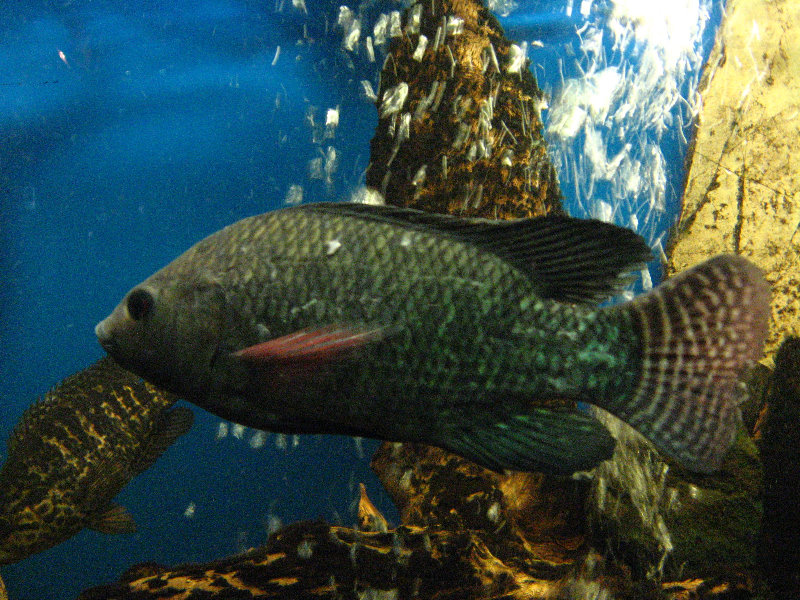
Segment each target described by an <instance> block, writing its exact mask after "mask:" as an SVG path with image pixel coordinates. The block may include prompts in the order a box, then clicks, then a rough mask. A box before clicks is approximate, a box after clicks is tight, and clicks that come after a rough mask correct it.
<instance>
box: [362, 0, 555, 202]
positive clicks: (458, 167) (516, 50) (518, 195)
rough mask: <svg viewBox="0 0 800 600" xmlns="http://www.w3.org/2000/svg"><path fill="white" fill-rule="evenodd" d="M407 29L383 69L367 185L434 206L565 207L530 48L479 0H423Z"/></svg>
mask: <svg viewBox="0 0 800 600" xmlns="http://www.w3.org/2000/svg"><path fill="white" fill-rule="evenodd" d="M403 31H404V33H405V35H402V36H399V37H396V38H394V39H393V40H392V42H391V44H390V47H389V55H388V56H387V58H386V62H385V63H384V66H383V71H382V72H381V82H380V89H379V91H378V100H377V107H378V125H377V127H376V129H375V135H374V137H373V138H372V141H371V143H370V148H371V154H370V165H369V168H368V170H367V177H366V183H367V185H368V186H370V187H373V188H375V189H377V190H379V191H380V192H381V193H382V194H383V195H384V197H385V199H386V203H387V204H393V205H395V206H408V207H413V208H418V209H422V210H428V211H432V212H440V213H451V214H456V215H465V216H466V215H470V216H481V217H488V218H512V217H530V216H534V215H543V214H547V213H550V212H560V211H561V202H560V198H561V193H560V191H559V187H558V181H557V178H556V173H555V170H554V168H553V166H552V164H551V163H550V160H549V158H548V155H547V148H546V145H545V141H544V138H543V137H542V122H541V115H540V112H541V107H542V106H543V103H544V96H543V94H542V92H541V91H540V90H539V88H538V86H537V85H536V81H535V79H534V77H533V74H532V73H531V71H530V69H529V68H528V60H527V58H526V57H525V49H524V48H522V47H520V46H517V45H515V44H512V42H511V41H509V40H508V39H507V38H506V37H505V35H504V33H503V29H502V27H501V26H500V24H499V23H498V21H497V19H495V17H494V16H493V15H492V14H491V12H490V11H489V10H488V9H487V8H486V7H485V6H484V4H483V3H482V2H480V1H479V0H433V1H432V2H429V1H427V0H421V1H419V2H416V3H414V4H412V5H411V6H410V7H409V8H408V9H407V10H406V12H405V16H404V18H403Z"/></svg>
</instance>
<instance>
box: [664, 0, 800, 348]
mask: <svg viewBox="0 0 800 600" xmlns="http://www.w3.org/2000/svg"><path fill="white" fill-rule="evenodd" d="M726 12H727V15H726V18H725V20H724V22H723V27H722V30H721V35H720V37H719V38H718V39H717V42H716V45H715V47H714V49H713V51H712V53H711V57H710V58H709V62H708V65H707V68H706V72H705V75H704V78H703V79H704V84H702V85H701V93H702V97H703V109H702V112H701V114H700V116H699V119H698V124H697V131H696V135H695V139H694V143H693V151H691V153H690V160H691V165H690V169H689V174H688V179H687V182H686V188H685V191H684V198H683V207H682V213H681V217H680V221H679V223H678V226H677V234H676V235H675V237H674V239H673V243H672V248H671V250H670V251H668V255H669V259H670V260H669V265H668V270H669V272H670V273H676V272H679V271H682V270H684V269H686V268H687V267H690V266H692V265H694V264H697V263H699V262H701V261H702V260H704V259H705V258H708V257H709V256H712V255H714V254H719V253H722V252H733V253H736V254H741V255H742V256H745V257H747V258H749V259H751V260H752V261H753V262H755V263H756V264H757V265H758V266H759V267H761V268H762V269H763V270H764V271H765V273H766V276H767V279H768V280H769V282H770V283H771V284H772V289H773V297H772V316H773V323H772V326H771V330H770V335H769V338H768V340H767V347H766V353H767V355H770V354H773V353H774V352H775V350H776V349H777V346H778V344H779V343H780V341H781V340H782V338H783V336H784V335H785V333H786V332H791V331H794V332H797V331H798V330H800V302H798V292H797V290H798V285H800V275H799V274H800V231H799V229H798V227H799V225H798V224H800V80H798V78H797V68H796V67H797V61H798V59H800V35H798V23H800V4H798V3H797V2H794V1H792V0H778V1H776V2H754V1H752V0H731V1H730V2H728V3H727V7H726Z"/></svg>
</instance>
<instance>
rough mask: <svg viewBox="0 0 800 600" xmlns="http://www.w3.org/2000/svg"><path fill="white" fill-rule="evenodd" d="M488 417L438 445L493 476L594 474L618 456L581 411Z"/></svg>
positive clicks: (451, 433)
mask: <svg viewBox="0 0 800 600" xmlns="http://www.w3.org/2000/svg"><path fill="white" fill-rule="evenodd" d="M488 417H489V418H486V419H485V422H479V419H480V418H479V417H476V418H475V420H474V421H472V422H470V423H462V424H458V425H456V426H454V427H453V428H451V429H448V433H447V439H445V440H442V441H441V443H440V445H441V446H442V447H445V448H447V449H449V450H452V451H453V452H456V453H457V454H460V455H461V456H463V457H465V458H468V459H469V460H471V461H473V462H475V463H477V464H479V465H481V466H484V467H487V468H489V469H492V470H495V471H503V470H511V471H541V472H544V473H550V474H553V475H570V474H572V473H574V472H575V471H585V470H588V469H591V468H593V467H595V466H596V465H597V464H598V463H600V462H601V461H603V460H606V459H608V458H611V455H612V454H613V452H614V444H615V441H614V438H613V437H611V434H610V433H609V432H608V430H607V429H606V428H605V427H604V426H603V425H602V424H601V423H600V422H599V421H597V420H596V419H594V418H593V417H591V416H589V415H588V414H584V413H581V412H578V411H574V410H562V409H556V410H554V409H547V408H533V409H531V410H529V411H528V412H527V413H525V414H512V415H508V416H506V417H505V418H504V419H502V420H497V415H496V414H491V415H488ZM481 420H482V419H481ZM476 421H477V422H476Z"/></svg>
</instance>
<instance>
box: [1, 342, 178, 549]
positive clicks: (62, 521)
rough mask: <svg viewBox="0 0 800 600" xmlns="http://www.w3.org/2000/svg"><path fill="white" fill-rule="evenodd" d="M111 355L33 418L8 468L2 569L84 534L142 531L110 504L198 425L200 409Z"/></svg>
mask: <svg viewBox="0 0 800 600" xmlns="http://www.w3.org/2000/svg"><path fill="white" fill-rule="evenodd" d="M175 400H176V398H175V397H174V396H172V395H171V394H166V393H164V392H161V391H159V390H157V389H156V388H154V387H153V386H151V385H150V384H148V383H145V382H144V381H142V380H141V378H140V377H138V376H137V375H134V374H132V373H130V372H128V371H126V370H124V369H122V368H121V367H119V366H118V365H117V364H115V363H114V361H112V360H111V359H110V358H108V357H105V358H103V359H101V360H99V361H98V362H96V363H94V364H93V365H92V366H90V367H89V368H87V369H84V370H83V371H81V372H79V373H76V374H75V375H72V376H70V377H68V378H67V379H65V380H64V381H63V382H61V383H60V384H59V385H58V386H56V387H55V388H54V389H53V390H51V391H50V392H48V393H47V394H46V395H45V397H44V398H43V399H42V400H40V401H38V402H37V403H35V404H34V405H32V406H31V407H30V408H28V409H27V411H26V412H25V413H24V415H23V417H22V419H21V420H20V422H19V423H18V425H17V427H16V428H15V429H14V431H13V433H12V434H11V437H10V438H9V440H8V458H7V459H6V461H5V464H3V467H2V469H1V470H0V564H7V563H12V562H16V561H19V560H22V559H24V558H27V557H28V556H30V555H32V554H35V553H37V552H41V551H43V550H46V549H48V548H50V547H52V546H55V545H56V544H60V543H61V542H63V541H64V540H66V539H68V538H70V537H71V536H73V535H75V534H76V533H78V532H79V531H81V530H82V529H83V528H84V527H90V528H92V529H96V530H98V531H101V532H103V533H130V532H133V531H135V530H136V526H135V523H134V521H133V518H132V517H131V515H130V513H128V512H127V511H126V510H125V509H124V508H123V507H121V506H118V505H116V504H113V503H112V502H111V500H112V499H113V498H114V496H116V495H117V494H118V493H119V492H120V490H122V488H123V487H124V486H125V485H126V484H127V483H128V482H129V481H130V480H131V479H132V478H133V477H134V476H136V475H138V474H139V473H141V472H142V471H144V470H145V469H147V468H148V467H150V466H151V465H152V464H153V463H154V462H155V460H156V459H157V458H158V457H159V456H160V455H161V454H162V453H163V452H164V450H166V449H167V448H168V447H169V446H170V445H171V444H172V443H173V442H174V441H175V440H176V439H177V438H178V437H179V436H180V435H182V434H183V433H185V432H186V431H188V430H189V428H190V427H191V425H192V411H191V410H190V409H188V408H185V407H179V408H175V409H173V410H171V411H170V410H167V409H169V407H171V406H172V404H173V403H174V402H175Z"/></svg>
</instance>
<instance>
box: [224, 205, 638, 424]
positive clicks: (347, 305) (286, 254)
mask: <svg viewBox="0 0 800 600" xmlns="http://www.w3.org/2000/svg"><path fill="white" fill-rule="evenodd" d="M255 219H258V220H259V221H262V222H260V223H259V224H258V225H255V223H254V227H253V229H252V231H253V232H254V235H253V237H252V238H248V237H245V236H247V232H248V230H250V229H251V228H250V227H248V226H243V227H241V228H240V229H238V230H237V231H235V232H232V235H231V236H230V239H229V240H225V238H224V237H221V238H220V239H216V240H214V241H213V245H214V248H215V252H216V253H218V254H217V256H224V257H226V259H228V261H230V260H231V259H233V260H232V261H231V262H228V267H229V272H230V273H231V275H232V280H231V281H229V282H228V281H224V280H223V281H222V284H223V285H224V286H225V287H230V288H234V289H236V288H238V291H237V292H235V295H236V296H237V297H244V298H246V300H245V303H244V304H245V306H246V307H247V308H248V309H251V310H252V314H253V316H254V317H255V319H257V320H262V321H264V322H267V323H269V325H268V327H269V330H270V332H271V333H272V335H273V336H274V337H280V336H283V335H287V334H290V333H292V332H294V331H297V330H301V329H305V328H308V327H313V326H315V325H318V324H319V323H337V322H345V323H365V324H373V323H374V324H381V323H390V324H403V327H402V329H401V331H398V332H396V333H394V335H393V336H392V343H391V344H387V345H382V346H378V347H376V348H375V351H374V352H370V351H365V352H363V353H362V354H361V356H360V357H359V361H358V362H357V363H356V365H349V367H350V368H348V370H347V373H346V375H345V376H344V377H343V378H340V379H346V381H337V385H336V388H337V389H348V390H349V393H348V394H347V401H346V403H344V404H340V403H338V402H337V400H338V399H335V398H332V399H331V403H330V404H329V405H328V406H325V405H324V402H325V399H323V400H322V402H323V405H322V406H319V405H317V406H316V407H315V408H316V409H318V410H321V411H325V410H336V411H338V412H339V413H340V414H341V413H342V412H343V411H344V412H345V414H346V415H347V417H348V418H352V419H358V421H359V422H361V423H367V427H368V428H369V429H370V430H373V431H374V428H381V427H382V426H383V423H384V422H385V420H386V418H387V416H388V414H391V415H394V416H396V417H399V416H401V415H402V413H403V412H405V407H406V406H408V405H409V404H410V403H418V402H423V403H435V402H437V401H438V400H439V399H440V396H439V395H438V394H437V392H440V391H441V390H448V391H449V392H450V393H452V394H455V395H458V396H465V395H466V396H467V397H466V398H463V399H462V401H468V402H470V403H475V402H476V401H479V400H480V398H479V397H478V398H476V395H477V394H480V395H481V396H483V397H484V398H485V399H487V400H489V394H490V393H492V392H495V391H498V392H503V393H508V394H525V395H528V396H531V395H532V396H535V395H539V394H542V393H543V392H545V391H546V389H547V388H548V387H553V388H556V389H557V390H558V391H559V392H562V391H563V392H567V391H570V390H571V388H572V386H571V384H570V382H571V381H573V374H574V373H575V371H574V369H577V368H578V367H579V365H578V364H577V361H573V360H572V357H571V356H569V355H566V354H568V353H565V355H564V356H561V355H559V354H557V353H554V352H553V350H552V348H551V347H550V344H549V338H550V335H551V334H553V333H554V332H557V331H559V330H560V329H562V328H563V329H568V330H570V331H572V330H577V329H578V327H577V323H578V322H581V321H582V320H587V321H592V319H591V315H584V312H583V311H576V310H574V309H572V308H570V307H562V306H559V305H557V304H556V303H554V302H550V303H548V304H549V306H548V310H545V311H542V310H536V308H541V307H540V306H537V305H536V304H535V303H528V308H527V310H522V306H523V299H525V298H527V297H528V296H529V295H530V293H531V289H530V288H531V286H530V285H529V283H528V280H527V278H526V277H525V276H524V275H522V274H521V273H519V272H518V271H517V270H515V269H513V268H512V267H510V266H509V265H508V264H507V263H506V262H504V261H502V260H500V259H497V258H495V257H492V256H486V253H485V252H481V251H480V249H478V248H476V247H474V246H472V245H469V244H466V243H462V242H459V241H457V240H453V239H449V238H443V237H441V236H435V235H427V236H426V235H424V234H421V233H420V234H418V235H417V236H416V239H415V241H414V242H413V243H412V244H410V245H408V246H403V245H402V234H403V233H404V232H403V231H402V230H400V231H398V229H397V228H396V227H392V226H391V225H389V224H380V223H376V224H369V225H368V226H366V227H365V224H364V223H363V222H360V221H354V220H353V219H345V218H341V219H337V218H333V219H325V218H324V215H319V214H315V213H311V212H303V211H295V212H294V213H293V214H291V215H290V216H289V217H288V218H284V219H275V218H274V217H273V215H272V214H268V215H264V216H261V217H255ZM245 225H246V224H245ZM287 231H288V232H290V234H289V235H287V236H282V235H281V233H282V232H287ZM261 239H269V240H270V242H269V246H268V248H269V249H268V251H266V252H265V253H267V254H268V255H269V262H268V263H261V260H260V259H261V256H262V255H261V253H258V254H256V256H255V258H256V260H255V262H253V261H252V259H253V258H254V257H253V256H252V255H243V254H233V253H232V252H231V249H233V248H236V247H239V246H240V245H241V244H242V243H243V242H248V243H249V244H250V246H251V247H254V246H258V245H259V241H260V240H261ZM329 239H338V240H340V242H341V243H342V247H341V248H340V249H339V250H338V251H337V252H336V254H334V255H332V256H327V255H326V253H325V248H324V241H326V240H329ZM281 242H282V243H281ZM232 255H233V256H232ZM226 262H227V261H226ZM245 262H247V264H249V265H250V268H251V269H253V270H265V269H266V268H268V265H270V264H279V265H281V266H282V268H281V269H279V276H278V279H277V281H276V282H274V283H273V285H274V286H275V287H276V288H278V289H279V290H280V292H277V291H276V292H275V293H270V294H265V293H264V289H263V284H262V283H261V282H262V281H263V280H264V278H263V277H260V276H257V277H254V278H253V279H251V280H250V282H249V284H245V285H243V286H241V287H239V286H240V282H239V281H237V280H236V275H237V274H238V273H240V272H241V271H240V269H243V268H244V264H245ZM209 267H210V268H213V265H209ZM259 267H260V269H259ZM301 268H302V270H303V276H302V277H298V276H297V274H298V271H299V269H301ZM498 288H499V289H504V290H507V292H506V294H505V295H504V296H502V297H501V296H498V295H497V294H494V293H493V292H492V290H494V289H498ZM310 302H314V304H313V305H312V306H313V308H314V309H315V310H304V309H303V306H305V305H307V304H308V303H310ZM251 307H252V308H251ZM431 322H433V323H437V327H436V328H429V327H427V324H429V323H431ZM593 322H594V325H595V326H588V323H587V326H584V327H583V334H582V336H583V338H584V339H581V340H576V341H577V343H579V344H580V343H581V342H583V343H585V344H588V343H591V342H593V341H594V340H596V339H613V338H614V337H615V336H616V337H617V338H619V335H618V334H615V335H606V334H605V333H604V332H603V331H602V328H603V327H606V326H608V324H607V323H602V322H598V320H597V319H594V320H593ZM476 323H480V324H481V327H476ZM521 323H526V324H528V325H529V326H532V328H533V330H534V331H536V332H537V333H538V336H532V337H529V338H528V339H527V340H526V341H528V342H529V344H528V345H527V346H524V347H523V346H520V345H519V344H510V343H507V341H506V340H508V338H509V335H508V332H509V331H512V330H514V328H515V327H516V328H519V327H520V324H521ZM615 327H616V324H615ZM248 341H250V342H255V341H258V340H248ZM617 346H618V347H616V348H614V347H609V348H608V349H607V353H609V354H614V353H615V352H621V351H622V350H624V349H625V348H624V347H622V346H621V345H619V344H618V345H617ZM537 347H538V350H536V348H537ZM420 348H424V349H425V352H424V353H421V352H419V349H420ZM532 349H533V350H532ZM537 353H538V354H541V355H546V356H547V357H548V360H547V362H546V363H545V365H544V366H545V367H546V368H547V369H548V371H549V372H548V373H547V374H546V375H545V377H543V378H542V377H538V378H531V377H529V373H528V372H529V371H530V369H529V368H528V365H529V363H530V362H531V354H533V355H534V360H535V355H536V354H537ZM354 366H355V367H356V368H353V367H354ZM480 374H484V375H483V376H482V377H479V375H480ZM490 374H491V375H492V377H488V376H487V375H490ZM376 380H380V381H381V386H380V389H378V387H377V386H376V385H375V383H374V382H375V381H376ZM378 393H380V395H381V404H380V407H376V406H375V403H374V401H373V398H374V396H375V395H376V394H378ZM354 399H355V402H354V401H353V400H354ZM361 399H363V400H364V401H363V402H359V400H361ZM377 408H380V409H382V410H377ZM437 409H438V406H436V405H435V404H432V405H430V406H424V405H423V407H422V410H420V407H419V405H414V407H413V411H412V412H413V414H409V415H407V416H405V415H402V416H404V417H405V418H407V419H411V418H414V421H413V422H411V423H410V425H411V426H412V427H413V428H414V429H417V428H419V427H420V426H423V425H424V423H421V422H420V421H424V420H426V419H427V418H428V417H427V415H430V414H433V413H435V412H436V411H437ZM384 412H385V413H388V414H384ZM299 416H302V415H299Z"/></svg>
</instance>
